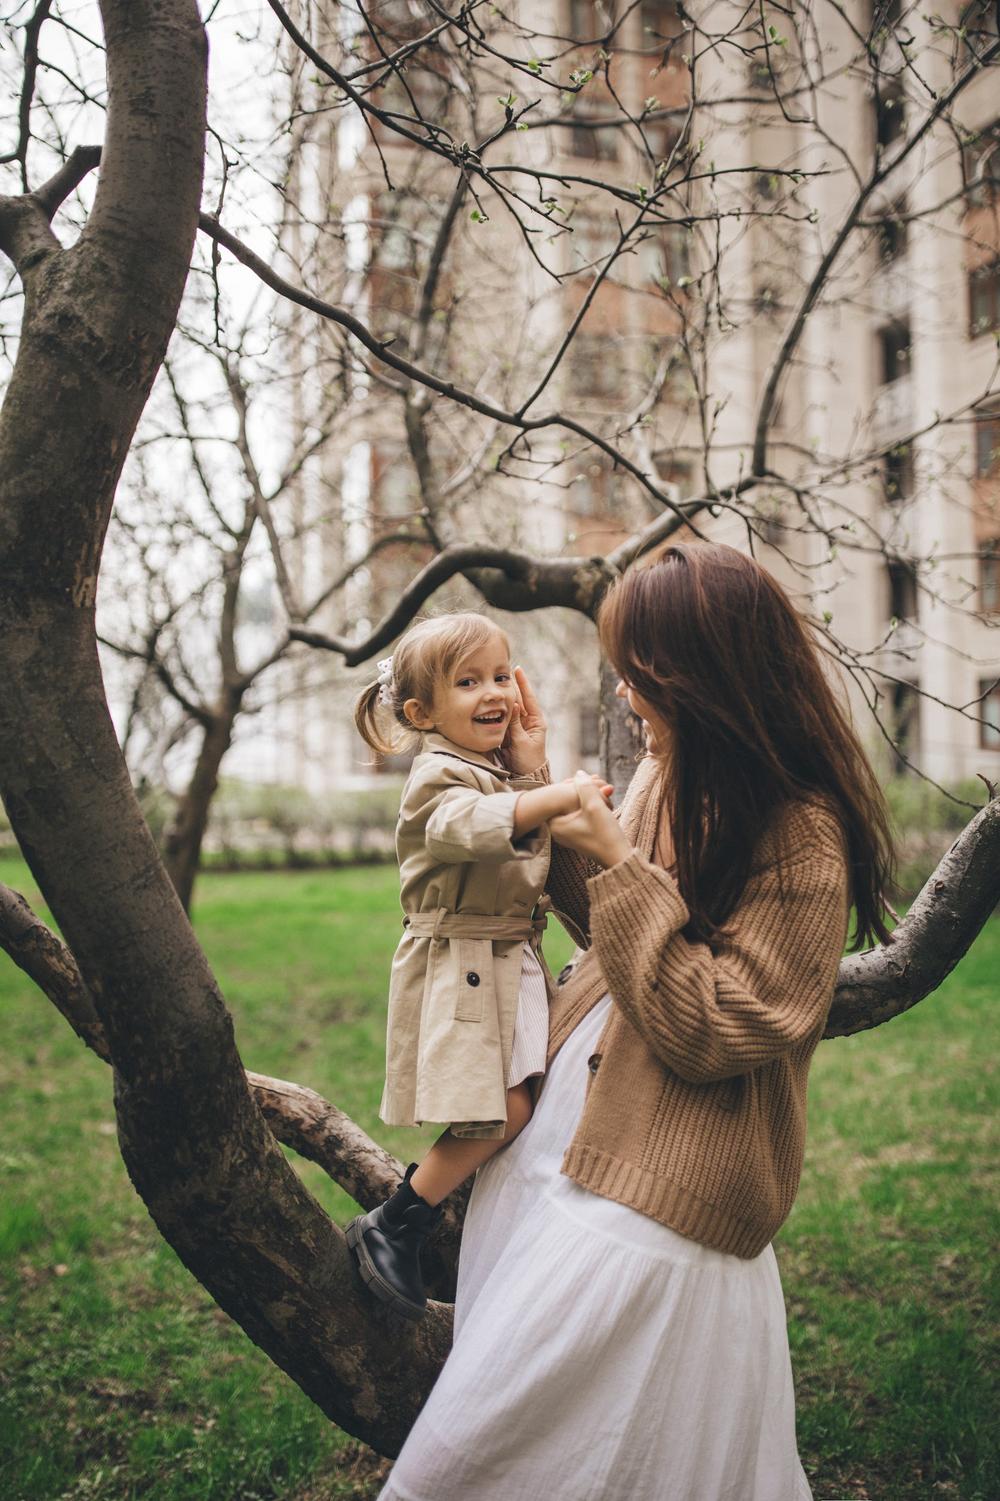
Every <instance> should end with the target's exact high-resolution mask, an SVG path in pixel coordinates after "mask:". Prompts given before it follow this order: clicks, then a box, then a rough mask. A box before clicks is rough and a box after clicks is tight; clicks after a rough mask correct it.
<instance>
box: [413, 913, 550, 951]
mask: <svg viewBox="0 0 1000 1501" xmlns="http://www.w3.org/2000/svg"><path fill="white" fill-rule="evenodd" d="M545 926H546V918H545V915H544V913H541V914H540V915H539V916H538V917H488V916H486V915H485V914H484V915H480V914H478V913H475V912H449V911H448V909H447V908H446V907H438V908H436V909H435V910H434V911H431V912H413V913H411V914H410V915H409V917H404V918H403V927H404V928H405V929H406V931H407V932H408V933H411V934H412V935H413V937H414V938H439V939H441V938H497V939H508V940H510V941H512V942H517V941H520V942H521V943H531V944H532V946H533V947H534V946H536V945H537V943H538V941H539V939H540V938H541V935H542V932H543V930H544V928H545Z"/></svg>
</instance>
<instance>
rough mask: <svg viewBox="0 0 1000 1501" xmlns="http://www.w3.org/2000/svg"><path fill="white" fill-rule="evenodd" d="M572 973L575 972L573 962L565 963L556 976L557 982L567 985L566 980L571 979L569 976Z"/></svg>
mask: <svg viewBox="0 0 1000 1501" xmlns="http://www.w3.org/2000/svg"><path fill="white" fill-rule="evenodd" d="M572 973H573V966H572V964H564V965H563V967H562V969H561V970H560V971H559V973H558V975H557V976H556V984H557V985H565V984H566V981H567V980H568V979H569V977H570V975H571V974H572Z"/></svg>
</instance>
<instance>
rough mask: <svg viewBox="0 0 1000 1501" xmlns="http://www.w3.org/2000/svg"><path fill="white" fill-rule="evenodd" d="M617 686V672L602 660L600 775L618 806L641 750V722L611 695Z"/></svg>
mask: <svg viewBox="0 0 1000 1501" xmlns="http://www.w3.org/2000/svg"><path fill="white" fill-rule="evenodd" d="M617 683H618V674H617V672H616V671H615V669H614V668H613V667H612V665H611V663H610V662H608V661H606V660H605V659H604V658H603V657H602V658H601V729H600V735H601V773H602V775H603V776H604V778H605V779H606V780H607V781H608V782H610V783H611V785H612V786H613V787H614V789H615V801H616V802H620V801H621V798H622V797H623V796H624V793H625V789H626V787H627V786H628V784H629V782H631V780H632V777H633V775H634V774H635V766H636V762H637V761H638V759H639V757H640V756H641V755H642V753H643V751H644V749H645V746H644V744H643V736H642V725H641V722H640V721H639V720H638V719H637V718H636V716H635V715H634V714H633V713H632V710H631V709H630V708H629V706H628V702H627V700H626V699H624V698H618V697H616V695H615V687H616V685H617Z"/></svg>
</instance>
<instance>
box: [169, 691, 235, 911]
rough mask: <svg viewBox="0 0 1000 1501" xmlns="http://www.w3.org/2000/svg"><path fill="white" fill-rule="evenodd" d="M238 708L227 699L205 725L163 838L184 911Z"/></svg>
mask: <svg viewBox="0 0 1000 1501" xmlns="http://www.w3.org/2000/svg"><path fill="white" fill-rule="evenodd" d="M239 708H240V705H239V700H236V701H235V702H233V701H232V699H231V698H230V699H229V700H227V702H226V705H225V707H224V708H222V709H220V710H219V711H218V712H217V713H216V714H215V715H213V717H212V720H211V722H210V723H209V724H208V725H207V726H206V727H205V729H204V731H203V733H202V739H201V745H200V747H199V749H198V759H197V761H196V762H195V766H194V771H193V772H192V774H191V780H190V781H189V782H188V785H187V787H186V788H185V789H184V791H183V793H182V794H181V796H180V798H179V799H178V802H177V808H176V811H175V813H174V817H173V820H172V822H171V825H170V828H169V829H168V831H167V836H166V839H165V840H164V846H163V863H164V865H165V866H166V868H167V874H168V875H169V877H170V879H171V881H173V883H174V890H175V891H176V892H177V895H178V897H179V898H180V903H181V906H182V907H183V908H184V911H185V912H190V910H191V896H192V893H193V891H194V883H195V878H196V877H197V874H198V867H199V865H200V864H201V847H202V844H203V842H204V839H205V830H206V829H207V827H208V817H209V813H210V812H211V808H212V798H213V797H214V796H215V791H216V788H217V787H218V785H219V768H220V766H221V765H222V759H223V757H224V756H225V754H226V752H227V750H228V749H229V747H230V745H231V743H232V738H233V725H234V723H235V721H236V716H237V714H238V713H239Z"/></svg>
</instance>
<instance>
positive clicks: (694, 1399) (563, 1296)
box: [380, 997, 811, 1501]
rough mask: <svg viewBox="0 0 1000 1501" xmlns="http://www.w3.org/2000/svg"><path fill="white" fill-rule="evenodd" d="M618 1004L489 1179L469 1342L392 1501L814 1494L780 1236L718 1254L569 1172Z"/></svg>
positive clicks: (488, 1170) (459, 1311) (464, 1258)
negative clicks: (802, 1446) (804, 1452)
mask: <svg viewBox="0 0 1000 1501" xmlns="http://www.w3.org/2000/svg"><path fill="white" fill-rule="evenodd" d="M611 1004H612V1003H611V1000H610V998H608V997H606V998H605V999H604V1000H603V1001H602V1002H601V1003H600V1005H598V1006H597V1007H595V1008H594V1010H593V1011H591V1012H590V1013H589V1014H588V1015H587V1016H586V1017H585V1018H584V1020H583V1021H582V1022H581V1023H580V1025H579V1026H578V1027H577V1028H576V1029H575V1030H574V1032H573V1033H572V1034H571V1036H570V1037H569V1038H568V1039H567V1041H566V1043H565V1044H564V1045H563V1047H562V1048H561V1049H560V1051H559V1053H558V1054H557V1056H556V1058H555V1060H554V1062H553V1065H552V1068H551V1070H550V1072H549V1074H548V1076H547V1078H546V1080H545V1083H544V1086H543V1088H542V1092H541V1096H540V1099H539V1102H538V1106H537V1108H536V1110H535V1114H534V1116H533V1118H532V1120H531V1122H530V1123H529V1125H528V1126H527V1127H526V1128H525V1129H524V1131H523V1132H522V1133H521V1135H520V1136H519V1137H518V1138H517V1139H516V1140H515V1141H514V1142H513V1143H512V1144H511V1145H510V1146H509V1147H506V1148H504V1150H503V1151H501V1152H498V1153H497V1155H496V1156H495V1157H493V1158H492V1159H491V1160H490V1162H489V1163H487V1165H486V1166H485V1167H484V1168H482V1169H481V1170H480V1172H479V1175H478V1177H477V1179H476V1184H475V1188H474V1190H473V1194H472V1198H471V1201H470V1204H469V1211H468V1215H467V1217H466V1222H465V1230H464V1233H463V1239H462V1255H461V1262H460V1266H459V1278H458V1294H457V1298H456V1304H455V1342H454V1346H453V1349H452V1352H451V1354H450V1356H449V1358H448V1360H447V1362H446V1363H445V1366H444V1368H443V1370H442V1372H441V1375H440V1376H439V1378H438V1381H437V1383H436V1385H435V1387H434V1389H433V1391H432V1392H431V1395H430V1397H429V1398H428V1401H427V1403H426V1405H425V1406H424V1408H423V1410H422V1412H421V1413H420V1416H419V1417H418V1419H417V1421H416V1423H415V1425H414V1427H413V1429H412V1431H411V1433H410V1435H409V1438H408V1439H407V1441H406V1444H405V1446H404V1448H403V1450H402V1452H401V1454H400V1456H399V1458H398V1460H397V1461H396V1464H395V1466H394V1467H393V1470H392V1474H391V1476H390V1478H389V1481H388V1483H387V1484H386V1486H385V1488H384V1489H383V1491H382V1493H381V1498H380V1501H810V1497H811V1492H810V1489H809V1485H808V1483H807V1481H806V1478H805V1474H804V1473H803V1470H802V1466H801V1464H800V1463H799V1458H798V1454H797V1452H796V1446H795V1404H794V1395H793V1390H792V1373H791V1364H790V1361H789V1354H788V1336H787V1330H786V1322H785V1307H784V1302H783V1299H782V1294H781V1284H780V1281H779V1278H778V1268H777V1264H776V1262H775V1258H774V1252H773V1250H772V1249H771V1247H770V1246H769V1247H768V1248H767V1249H766V1250H765V1251H763V1252H762V1253H761V1255H760V1256H758V1257H756V1258H755V1259H754V1260H753V1261H744V1260H741V1259H740V1258H738V1257H736V1256H730V1255H726V1254H725V1253H723V1252H721V1251H713V1250H709V1249H707V1248H706V1247H704V1246H701V1245H698V1244H697V1243H696V1242H695V1241H691V1240H686V1239H684V1237H682V1236H680V1235H677V1234H675V1233H674V1231H672V1230H669V1229H667V1228H666V1227H665V1226H664V1225H660V1224H658V1223H657V1222H656V1221H655V1220H652V1219H649V1218H648V1217H647V1216H645V1215H641V1214H638V1213H636V1211H635V1210H633V1209H629V1208H626V1207H625V1206H624V1205H622V1204H617V1203H615V1202H613V1201H612V1200H610V1199H604V1198H601V1197H599V1196H598V1195H597V1194H593V1193H589V1192H588V1191H587V1190H586V1189H583V1188H581V1187H580V1186H579V1185H578V1184H576V1183H574V1182H573V1181H572V1180H571V1179H569V1178H567V1177H565V1176H564V1175H563V1174H562V1173H561V1172H560V1167H561V1163H562V1158H563V1153H564V1151H565V1149H566V1147H567V1145H568V1143H569V1141H570V1139H571V1137H572V1136H573V1134H574V1132H575V1129H576V1125H577V1122H578V1120H579V1117H580V1112H581V1110H582V1108H583V1103H584V1097H585V1091H586V1081H587V1078H588V1072H587V1059H588V1057H589V1056H590V1055H591V1054H592V1053H593V1052H594V1051H595V1050H596V1047H597V1041H598V1038H599V1037H600V1034H601V1032H602V1030H603V1027H604V1022H605V1020H606V1016H607V1010H608V1007H609V1006H610V1005H611ZM627 1108H628V1103H627V1101H624V1102H623V1109H627Z"/></svg>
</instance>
